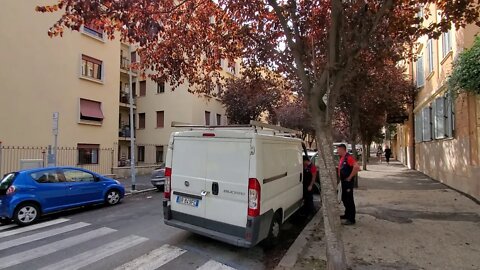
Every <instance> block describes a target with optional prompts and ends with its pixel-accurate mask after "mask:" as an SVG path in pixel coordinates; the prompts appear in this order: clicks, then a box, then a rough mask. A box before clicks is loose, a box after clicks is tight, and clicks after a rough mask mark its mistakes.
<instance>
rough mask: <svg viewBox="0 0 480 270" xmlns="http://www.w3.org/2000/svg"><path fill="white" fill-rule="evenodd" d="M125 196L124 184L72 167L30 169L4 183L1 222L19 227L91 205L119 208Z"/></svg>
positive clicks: (0, 188) (11, 175)
mask: <svg viewBox="0 0 480 270" xmlns="http://www.w3.org/2000/svg"><path fill="white" fill-rule="evenodd" d="M124 195H125V189H124V187H123V186H122V185H121V184H120V182H118V181H116V180H113V179H110V178H107V177H105V176H102V175H99V174H97V173H94V172H91V171H88V170H85V169H80V168H71V167H50V168H41V169H28V170H22V171H18V172H12V173H8V174H6V175H5V176H4V177H3V178H2V179H1V181H0V218H1V219H7V220H12V219H13V220H14V221H15V222H16V223H18V224H19V225H28V224H31V223H34V222H35V221H37V220H38V218H40V216H41V215H45V214H49V213H52V212H57V211H61V210H66V209H69V208H74V207H78V206H84V205H89V204H98V203H105V204H107V205H115V204H117V203H119V202H120V200H121V199H122V198H123V196H124Z"/></svg>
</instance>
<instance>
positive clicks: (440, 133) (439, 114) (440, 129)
mask: <svg viewBox="0 0 480 270" xmlns="http://www.w3.org/2000/svg"><path fill="white" fill-rule="evenodd" d="M433 104H434V110H433V111H434V116H435V139H443V138H445V135H446V134H445V124H446V114H445V98H444V97H439V98H437V99H436V100H435V101H434V103H433Z"/></svg>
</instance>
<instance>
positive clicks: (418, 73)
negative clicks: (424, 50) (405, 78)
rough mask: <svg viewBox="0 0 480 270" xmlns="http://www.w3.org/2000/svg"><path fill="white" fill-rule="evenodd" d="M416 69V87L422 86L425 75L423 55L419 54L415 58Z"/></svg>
mask: <svg viewBox="0 0 480 270" xmlns="http://www.w3.org/2000/svg"><path fill="white" fill-rule="evenodd" d="M416 66H417V70H416V79H417V87H422V86H423V85H424V84H425V75H424V72H425V71H424V67H423V55H421V56H420V57H419V58H418V60H417V65H416Z"/></svg>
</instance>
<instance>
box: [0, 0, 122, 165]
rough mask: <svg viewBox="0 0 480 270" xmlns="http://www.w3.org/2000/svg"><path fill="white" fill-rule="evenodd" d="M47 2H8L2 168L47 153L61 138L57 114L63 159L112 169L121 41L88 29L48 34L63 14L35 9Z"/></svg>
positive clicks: (2, 53) (1, 89) (0, 18)
mask: <svg viewBox="0 0 480 270" xmlns="http://www.w3.org/2000/svg"><path fill="white" fill-rule="evenodd" d="M45 2H46V1H16V0H6V1H2V8H1V9H0V25H2V27H1V29H0V40H1V42H0V59H1V60H2V63H3V64H2V65H1V67H0V115H1V116H0V141H1V142H2V148H4V149H2V161H1V163H0V166H1V168H0V169H1V172H2V173H6V172H7V171H8V170H16V169H18V167H19V160H20V159H43V160H44V161H45V160H46V159H47V158H46V157H45V155H46V153H44V152H45V147H47V146H48V145H53V144H54V136H53V132H52V129H53V120H52V116H53V113H55V112H58V114H59V116H58V142H57V145H58V146H59V147H60V149H59V151H58V153H57V155H58V157H57V164H58V165H78V166H82V167H86V168H88V169H92V170H96V171H98V172H101V173H105V174H107V173H111V169H110V168H111V167H112V164H113V159H112V151H113V150H114V143H115V139H116V134H117V129H118V120H117V119H118V110H119V104H118V97H117V96H118V82H119V81H120V73H119V71H118V69H119V61H118V58H119V57H118V52H119V51H120V43H119V42H118V41H109V40H107V39H105V37H103V35H102V33H99V32H97V31H95V30H94V29H89V28H86V27H85V28H82V29H81V31H80V33H78V32H71V31H66V32H65V34H64V36H63V38H50V37H48V35H47V30H48V29H49V27H50V26H52V25H53V23H54V22H55V21H56V20H57V19H58V17H59V14H41V13H37V12H35V6H36V5H37V4H45ZM17 148H20V149H17ZM22 148H23V149H22ZM25 148H26V149H25ZM27 150H28V151H27ZM45 163H46V161H45Z"/></svg>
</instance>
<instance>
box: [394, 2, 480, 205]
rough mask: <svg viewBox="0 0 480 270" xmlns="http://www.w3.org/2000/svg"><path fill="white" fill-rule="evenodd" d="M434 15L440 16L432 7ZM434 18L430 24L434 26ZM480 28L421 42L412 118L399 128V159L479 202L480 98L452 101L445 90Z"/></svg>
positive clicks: (415, 69) (412, 72)
mask: <svg viewBox="0 0 480 270" xmlns="http://www.w3.org/2000/svg"><path fill="white" fill-rule="evenodd" d="M430 11H431V13H432V14H437V10H435V8H434V7H433V6H431V7H430ZM436 19H438V18H436V17H435V16H431V17H430V19H429V20H427V21H426V22H425V23H426V24H428V23H430V20H436ZM478 34H480V28H479V27H476V26H473V25H468V26H466V27H465V28H462V29H458V30H456V29H455V28H454V27H452V29H450V31H449V32H447V33H444V34H442V36H441V37H440V38H439V39H438V40H435V39H428V38H427V37H423V38H421V39H420V40H418V42H419V43H420V47H419V48H418V55H419V58H418V59H417V61H415V62H414V63H412V64H411V65H410V67H409V68H408V73H409V75H410V76H411V77H412V78H413V80H414V82H415V83H416V86H417V89H418V90H417V94H416V98H415V104H414V108H413V112H411V113H410V115H409V119H408V120H407V121H405V123H404V124H402V125H399V126H398V132H397V135H396V144H395V145H396V149H394V151H395V155H396V157H397V159H399V160H400V161H402V162H403V163H404V164H406V165H408V166H409V167H410V168H412V169H416V170H418V171H421V172H423V173H425V174H426V175H428V176H430V177H432V178H433V179H435V180H438V181H440V182H442V183H444V184H446V185H448V186H451V187H453V188H455V189H457V190H460V191H462V192H464V193H466V194H468V195H470V196H472V197H474V198H476V199H477V200H478V199H480V151H479V150H480V96H478V95H477V96H475V95H467V94H461V95H459V96H453V95H451V94H450V93H449V92H448V90H447V87H446V83H447V78H448V76H449V74H451V71H452V64H453V62H454V60H455V59H456V58H457V57H458V55H459V53H460V52H462V51H463V50H464V49H465V48H469V47H471V46H472V45H473V42H474V39H475V36H476V35H478Z"/></svg>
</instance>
